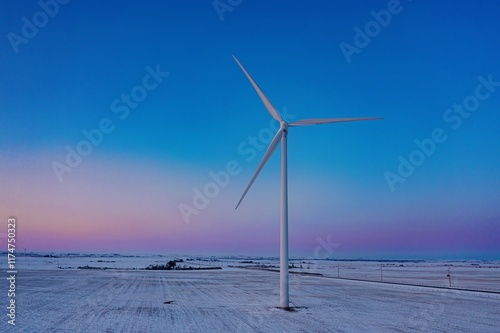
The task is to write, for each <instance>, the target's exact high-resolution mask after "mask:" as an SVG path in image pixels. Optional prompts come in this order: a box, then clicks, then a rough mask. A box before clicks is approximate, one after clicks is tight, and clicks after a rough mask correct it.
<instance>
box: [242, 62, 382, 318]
mask: <svg viewBox="0 0 500 333" xmlns="http://www.w3.org/2000/svg"><path fill="white" fill-rule="evenodd" d="M233 58H234V60H236V62H237V63H238V66H240V68H241V70H242V71H243V73H245V75H246V77H247V78H248V80H249V81H250V83H251V84H252V86H253V87H254V89H255V91H257V94H258V95H259V97H260V99H261V100H262V103H264V106H265V107H266V109H267V111H268V112H269V114H270V115H271V116H272V117H273V118H274V119H276V120H277V121H279V123H280V128H279V130H278V132H277V133H276V135H275V136H274V138H273V140H272V141H271V143H270V144H269V147H268V148H267V151H266V153H265V154H264V157H263V158H262V161H260V164H259V166H258V167H257V170H255V173H254V174H253V177H252V179H250V182H249V183H248V185H247V188H246V189H245V192H243V195H242V196H241V198H240V201H238V204H237V205H236V208H235V209H238V207H239V205H240V204H241V201H242V200H243V198H244V197H245V195H246V194H247V192H248V190H250V187H251V186H252V184H253V182H254V181H255V179H256V178H257V176H258V175H259V173H260V171H261V170H262V168H263V167H264V165H266V163H267V161H268V160H269V158H270V157H271V156H272V154H273V153H274V152H275V151H276V148H278V145H279V143H280V142H281V202H280V205H281V209H280V307H281V308H284V309H288V308H289V296H288V183H287V136H288V128H289V127H297V126H309V125H320V124H328V123H340V122H348V121H361V120H378V119H383V118H316V119H303V120H298V121H294V122H290V123H289V122H287V121H285V120H283V118H282V117H281V115H280V114H279V112H278V111H277V110H276V108H275V107H274V106H273V105H272V104H271V102H270V101H269V99H268V98H267V97H266V95H264V93H263V92H262V90H261V89H260V88H259V86H258V85H257V83H255V81H254V80H253V79H252V77H251V76H250V74H248V72H247V71H246V69H245V67H243V65H242V64H241V63H240V62H239V61H238V59H237V58H236V57H235V56H234V55H233Z"/></svg>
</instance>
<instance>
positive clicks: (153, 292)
mask: <svg viewBox="0 0 500 333" xmlns="http://www.w3.org/2000/svg"><path fill="white" fill-rule="evenodd" d="M171 258H172V257H171ZM186 258H187V257H185V259H186ZM167 259H168V258H167V257H151V256H149V257H147V256H137V257H120V256H117V257H116V258H114V259H110V258H105V257H98V258H96V257H80V256H78V257H73V258H71V259H70V258H69V257H60V258H47V257H26V258H19V263H18V268H19V272H18V274H17V285H16V289H17V292H16V304H17V317H16V327H12V326H11V325H8V324H7V317H6V316H5V315H2V317H4V320H3V321H4V322H3V323H1V324H0V327H2V328H1V329H0V331H2V332H5V331H7V332H72V333H74V332H500V321H499V320H498V318H500V294H499V293H484V292H470V291H461V290H450V289H446V288H442V289H436V288H427V287H421V286H408V285H399V284H386V283H379V282H376V280H377V277H378V278H379V279H380V265H381V264H384V265H386V264H387V263H375V262H340V263H337V262H331V261H326V260H325V261H321V262H316V263H314V265H313V266H314V267H309V271H316V272H317V273H319V272H321V274H323V275H322V276H312V275H301V274H291V275H290V300H291V301H292V302H293V305H294V306H296V307H297V308H296V309H295V310H296V311H293V312H288V311H284V310H281V309H277V308H276V305H277V304H278V302H279V294H278V286H279V274H278V273H276V272H273V271H269V270H260V269H251V268H237V267H234V266H251V265H252V264H249V263H245V264H243V263H241V260H239V259H220V260H219V261H207V260H191V261H189V262H187V261H184V262H183V263H185V264H188V263H189V264H190V265H192V266H198V265H200V266H201V265H206V266H211V265H212V266H214V265H221V266H223V269H222V270H208V271H206V270H204V271H194V270H193V271H182V270H179V271H145V270H138V269H137V268H143V267H146V266H147V265H149V264H153V263H155V262H154V261H155V260H158V262H161V263H164V262H165V260H167ZM97 260H102V261H109V262H100V264H103V265H104V264H105V265H107V267H110V266H112V265H115V266H117V267H120V268H116V269H106V270H104V269H99V270H78V269H58V268H57V267H69V266H71V267H75V266H84V265H87V264H89V265H90V262H92V264H96V261H97ZM111 261H115V262H114V263H112V262H111ZM253 261H254V263H253V264H255V263H256V262H258V263H259V264H261V263H264V262H265V263H266V264H268V265H277V263H278V261H277V260H272V259H271V260H253ZM306 261H307V260H306ZM295 265H299V261H296V262H295ZM302 265H303V268H302V270H307V268H305V265H304V264H302ZM338 265H341V267H342V265H344V274H345V277H348V276H347V275H348V272H351V271H354V272H356V273H354V274H351V276H350V278H360V277H362V276H363V274H365V277H368V278H370V279H371V280H373V281H372V282H367V281H357V280H347V279H337V278H335V277H334V276H335V275H336V274H337V269H338ZM399 265H400V264H399V263H397V264H395V266H390V268H391V269H393V270H394V271H395V272H396V273H398V270H402V269H403V268H404V266H403V267H401V266H399ZM403 265H409V269H408V270H407V271H404V272H406V273H405V274H406V275H405V274H400V273H401V272H399V273H398V274H396V273H394V272H392V273H391V270H390V269H389V267H386V268H387V274H388V275H387V279H389V280H390V279H391V277H390V276H391V274H393V275H397V276H402V277H403V278H405V279H406V281H410V280H411V279H410V277H409V276H410V275H411V276H417V277H416V278H417V280H418V281H421V280H422V278H421V277H424V276H431V277H434V278H431V279H430V281H431V282H433V283H436V278H435V277H437V276H440V275H442V274H441V272H443V271H444V272H446V271H447V269H448V268H450V267H451V268H452V272H453V269H454V270H456V272H457V273H456V275H457V277H456V278H455V281H452V282H453V283H455V284H456V285H468V286H472V285H474V281H480V282H481V281H483V280H485V281H486V283H485V288H484V289H491V288H493V289H495V288H496V290H498V289H500V283H499V282H498V278H499V275H498V272H499V271H498V268H497V269H495V268H494V267H496V266H498V263H493V264H491V263H490V264H487V263H486V264H484V263H483V264H481V266H482V267H480V268H478V266H477V265H471V263H470V262H454V263H453V266H447V265H450V263H443V262H432V263H429V262H423V263H403ZM495 265H496V266H495ZM229 266H233V267H229ZM311 266H312V265H311ZM469 266H470V267H472V268H470V272H475V274H472V275H471V274H469V275H467V276H470V280H471V281H466V279H465V278H463V277H464V276H466V275H464V273H463V272H464V271H465V272H468V270H469V268H468V267H469ZM348 267H350V268H349V269H348ZM377 267H378V270H377ZM396 267H397V268H396ZM490 267H491V268H490ZM111 268H112V267H111ZM123 268H127V269H123ZM133 268H136V269H133ZM383 269H384V267H383ZM293 270H294V269H292V271H293ZM297 270H300V269H297ZM2 271H4V272H5V267H2ZM411 272H412V273H411ZM461 272H462V273H461ZM340 273H341V277H342V269H341V270H340ZM368 273H373V274H371V275H370V274H368ZM375 273H378V275H377V274H375ZM416 273H418V274H416ZM452 274H453V273H452ZM495 279H496V280H495ZM441 280H443V281H444V282H443V281H441ZM384 281H385V276H384ZM495 281H496V282H495ZM437 282H439V283H442V284H444V285H447V283H448V280H447V278H443V279H441V278H440V280H439V281H437ZM480 289H481V288H480ZM1 290H5V291H6V290H8V285H7V281H6V279H1V282H0V291H1ZM2 299H4V301H3V302H4V305H5V299H6V298H2ZM165 302H171V303H169V304H165ZM2 308H3V309H5V310H4V311H5V313H6V311H7V310H6V307H5V306H2ZM4 328H5V329H4Z"/></svg>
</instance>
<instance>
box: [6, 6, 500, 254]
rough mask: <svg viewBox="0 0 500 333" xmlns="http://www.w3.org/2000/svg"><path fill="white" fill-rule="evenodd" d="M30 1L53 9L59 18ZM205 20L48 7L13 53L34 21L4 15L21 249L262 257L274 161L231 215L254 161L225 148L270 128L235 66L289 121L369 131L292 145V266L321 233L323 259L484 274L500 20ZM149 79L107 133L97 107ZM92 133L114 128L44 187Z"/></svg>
mask: <svg viewBox="0 0 500 333" xmlns="http://www.w3.org/2000/svg"><path fill="white" fill-rule="evenodd" d="M61 2H62V1H61ZM41 3H49V4H52V5H51V6H52V7H50V6H49V7H46V8H51V9H49V10H52V11H54V8H55V7H54V5H53V4H54V3H56V2H51V1H46V2H44V1H42V2H41ZM221 3H225V4H226V6H229V7H225V8H231V10H227V11H224V12H221V11H220V9H219V12H218V11H217V9H216V8H215V7H214V3H213V2H212V1H198V2H195V3H192V2H191V3H189V2H170V1H167V2H161V1H143V2H139V1H126V2H124V3H121V4H120V5H115V4H110V3H107V4H102V3H101V2H97V1H85V2H83V1H74V0H73V1H70V2H68V3H67V4H61V3H57V6H58V10H57V13H55V14H54V15H52V16H53V17H50V16H49V15H46V16H45V17H46V18H47V20H46V22H42V21H38V22H39V23H40V22H42V24H39V25H40V27H38V32H37V33H36V34H34V36H31V37H30V38H26V40H25V41H27V42H25V43H21V44H18V45H17V46H16V45H15V43H13V42H12V38H13V37H12V36H14V35H13V34H16V35H17V36H19V37H16V38H25V37H24V36H23V25H24V24H25V22H26V21H25V20H23V17H25V18H26V20H28V21H29V22H30V24H33V22H34V21H36V20H43V12H42V14H39V12H41V11H43V9H42V7H41V5H40V4H39V3H37V2H35V1H33V2H15V1H7V2H5V3H4V10H3V11H2V14H1V15H2V16H3V17H2V20H1V25H0V35H2V36H4V37H3V38H2V45H1V48H0V49H1V56H2V60H3V62H2V63H3V66H2V75H1V76H0V80H1V86H2V88H3V89H1V90H0V119H1V123H0V124H1V125H0V126H1V131H0V151H1V156H2V157H1V160H0V170H1V179H0V186H1V187H2V198H1V199H2V200H1V204H0V207H1V211H2V214H4V215H5V217H6V216H8V215H16V216H18V218H19V219H20V220H21V221H23V224H21V225H24V226H25V227H24V228H25V229H23V230H25V232H24V233H22V232H20V234H19V237H20V239H21V241H22V242H23V243H24V245H25V247H27V248H32V249H43V250H66V249H76V250H92V249H98V250H103V251H107V250H109V251H119V250H120V251H126V250H130V251H132V250H134V251H136V250H145V251H146V250H147V251H167V252H168V251H171V252H176V251H177V252H182V251H184V252H193V253H224V254H240V253H245V254H271V255H273V254H276V255H277V253H278V241H279V237H278V225H279V207H278V203H279V162H280V161H279V158H278V157H277V156H275V157H274V158H272V159H271V161H270V163H269V165H267V167H266V169H265V170H264V171H263V172H262V173H261V175H260V177H259V179H258V180H257V181H256V183H255V184H254V186H253V187H252V189H251V191H250V192H249V194H248V195H247V197H246V198H245V201H244V202H243V205H242V206H241V208H239V209H238V210H237V211H236V212H235V211H234V206H235V204H236V202H237V200H238V199H239V197H240V195H241V193H242V191H243V190H244V188H245V186H246V183H247V182H248V180H249V179H250V177H251V175H252V173H253V171H254V170H255V168H256V167H257V165H258V162H259V160H260V158H261V157H262V155H263V154H264V150H259V149H257V150H256V151H255V152H256V157H255V158H253V159H251V160H250V161H248V160H247V158H248V157H249V156H250V155H242V154H241V153H240V152H239V150H238V146H240V145H241V144H245V143H244V142H246V141H248V138H249V136H257V137H258V134H259V133H261V134H262V133H263V132H262V131H265V128H266V127H268V126H269V121H270V119H271V118H270V116H269V114H268V113H267V112H266V110H265V108H264V107H263V105H262V103H261V101H260V100H259V98H258V96H257V94H256V93H255V91H254V90H253V88H252V87H251V85H250V84H249V82H248V81H247V79H246V78H245V76H244V75H243V73H242V72H241V70H240V69H239V68H238V66H237V65H236V63H235V62H234V60H233V59H232V54H235V55H236V56H237V57H238V58H239V60H240V61H241V62H242V63H243V65H244V66H245V67H246V68H247V70H248V71H249V72H250V74H251V75H252V76H253V77H254V79H255V80H256V81H257V83H258V84H259V85H260V87H261V88H262V89H263V90H264V92H265V93H266V95H267V96H268V97H269V98H270V99H271V101H272V102H273V104H274V105H275V106H276V108H277V109H278V110H280V112H284V110H285V109H286V112H287V114H289V116H290V117H292V118H294V119H295V118H296V119H301V118H313V117H361V116H375V117H384V118H385V119H384V120H383V121H377V122H365V123H346V124H332V125H323V126H314V127H311V128H293V129H291V131H290V135H289V177H290V178H289V182H290V185H289V191H290V249H291V254H292V255H294V254H295V255H306V256H312V254H313V252H314V249H315V248H316V247H317V246H318V238H324V239H326V238H327V236H328V235H330V237H331V239H333V240H334V241H335V242H336V243H338V244H340V247H339V248H338V249H336V250H335V252H334V253H333V254H331V255H332V256H367V257H368V256H372V257H373V256H385V257H471V258H475V257H477V258H491V257H495V258H498V257H499V255H500V247H499V245H498V244H500V238H499V237H500V236H498V235H500V233H499V232H498V231H500V220H499V218H500V214H499V213H500V211H499V208H498V207H499V205H498V202H499V200H500V190H499V188H500V186H499V185H500V183H499V165H500V158H499V156H500V154H499V147H500V145H499V143H500V136H499V134H498V133H499V132H500V131H499V128H498V126H499V125H498V124H499V117H500V116H499V113H498V111H499V109H500V87H498V84H497V86H495V82H499V81H500V72H499V71H498V68H500V66H499V63H500V57H499V46H498V36H497V35H498V31H500V29H499V28H500V23H498V17H499V14H500V5H498V4H497V3H496V2H495V1H482V2H480V3H474V2H472V1H469V2H466V1H462V2H460V3H459V4H458V3H457V2H451V1H441V2H439V3H434V2H431V1H401V2H399V3H398V2H395V1H378V2H373V1H356V2H351V1H338V2H334V3H323V2H315V3H310V2H305V1H293V2H272V3H268V2H264V1H242V2H237V1H235V2H232V3H233V5H230V4H228V2H226V1H221V2H218V3H217V4H218V5H219V6H221ZM220 8H223V7H220ZM389 10H392V11H393V12H394V13H392V14H391V15H390V22H389V21H387V23H384V25H385V26H382V25H381V24H380V23H374V22H376V21H375V18H374V14H373V12H375V13H378V14H375V16H377V15H378V16H380V15H382V16H383V14H381V13H387V12H388V11H389ZM372 11H373V12H372ZM381 11H383V12H381ZM221 18H222V20H221ZM370 22H372V23H370ZM43 23H44V24H43ZM367 24H368V27H370V26H371V27H372V28H374V27H375V28H374V29H377V26H378V30H373V31H371V32H370V31H368V34H369V35H370V34H371V36H372V37H370V36H368V37H369V38H370V41H369V43H367V45H363V47H358V53H354V54H352V55H350V57H349V58H350V59H349V60H350V61H348V59H347V58H346V56H345V54H344V53H343V52H342V49H341V48H340V46H339V45H341V44H342V43H347V44H350V45H352V46H354V47H355V46H356V41H355V39H356V34H357V32H356V31H357V30H355V28H356V27H358V28H359V29H360V30H361V31H363V32H364V33H366V27H367ZM370 24H371V25H370ZM25 29H26V28H25ZM9 34H10V35H9ZM9 36H10V37H9ZM358 38H359V37H358ZM358 46H359V45H358ZM16 51H17V52H16ZM148 67H149V68H151V69H153V70H154V69H156V68H159V70H160V71H161V72H165V73H167V72H168V76H165V77H163V78H162V81H161V82H158V85H157V87H155V88H154V89H152V90H148V91H147V96H146V97H145V98H144V99H143V100H141V101H140V102H139V103H137V106H136V107H135V108H132V107H129V113H128V115H127V117H125V118H124V119H120V118H119V115H120V113H116V112H113V108H112V106H111V105H112V103H113V101H115V100H116V99H118V100H119V101H120V99H121V98H122V95H127V94H128V95H130V94H131V92H132V91H133V89H134V88H135V87H137V86H141V85H142V84H143V82H144V81H143V80H144V78H145V76H146V75H148V73H149V72H148V70H147V68H148ZM479 77H482V78H483V79H479ZM485 80H486V81H488V80H490V81H492V82H493V83H491V84H490V85H489V88H488V87H485V86H484V82H485ZM148 82H153V81H148ZM481 85H482V87H481ZM478 87H479V88H478ZM478 89H479V90H478ZM488 89H491V90H488ZM136 91H138V90H137V89H136ZM477 91H479V92H480V96H486V95H488V96H487V97H484V98H482V99H478V97H475V96H476V92H477ZM470 96H472V97H470ZM467 98H468V99H467ZM474 98H475V99H474ZM465 100H467V101H468V102H471V103H473V102H474V101H476V100H477V101H478V103H479V104H478V105H477V106H476V105H472V106H470V108H474V109H475V111H473V112H467V114H469V113H470V115H468V116H467V118H464V117H463V116H460V119H461V123H460V126H459V127H458V128H456V129H454V128H453V126H455V125H457V124H458V123H457V121H458V120H457V118H456V117H457V113H455V112H453V111H451V112H453V113H448V114H447V110H448V109H450V108H451V109H453V105H454V104H462V103H464V101H465ZM119 105H121V106H124V105H125V104H124V103H123V102H120V104H119ZM446 115H447V116H446ZM452 116H453V117H455V118H450V117H452ZM103 119H109V121H110V122H111V125H112V126H114V127H113V130H112V131H111V132H110V133H108V134H104V135H103V137H102V140H100V143H99V144H98V145H93V147H92V152H91V153H90V154H89V155H88V156H85V157H83V158H82V161H81V162H80V164H79V165H78V166H77V167H75V168H72V172H71V173H64V175H62V179H63V181H62V182H61V181H59V180H60V179H58V177H57V176H56V173H55V172H54V167H53V165H54V162H58V163H61V164H64V163H65V158H66V154H67V150H66V147H67V146H69V147H71V148H72V149H75V150H76V149H77V146H78V144H79V143H80V142H81V141H82V140H85V139H86V138H85V136H84V135H83V134H82V131H83V130H87V131H91V130H92V129H95V128H98V127H99V124H100V122H101V121H102V120H103ZM434 129H442V131H443V133H444V134H443V135H445V136H446V140H445V141H444V142H442V143H435V149H434V150H433V152H432V153H431V154H430V156H426V155H425V156H424V155H422V156H424V160H423V162H422V163H421V164H419V165H418V166H416V167H414V171H413V172H412V173H411V175H409V176H408V177H406V176H405V177H403V178H404V179H405V181H404V182H396V183H394V184H393V186H392V187H391V185H390V184H389V183H388V181H387V179H386V176H387V172H390V173H392V174H393V175H396V176H399V177H401V175H399V174H398V166H399V164H400V160H399V159H398V157H399V156H402V157H403V158H404V159H406V160H408V159H409V157H410V155H411V154H412V153H413V152H415V151H416V150H418V147H417V146H416V144H415V140H420V141H422V140H426V139H429V138H431V137H432V132H433V130H434ZM264 134H265V133H264ZM418 154H419V153H414V155H413V157H415V158H418V156H420V155H418ZM277 155H278V154H277ZM229 161H236V162H237V163H238V166H239V167H240V169H241V172H240V173H238V174H237V175H234V176H232V177H231V179H230V181H229V184H228V185H227V186H226V187H224V188H222V189H220V191H219V193H218V194H217V196H216V197H215V198H213V199H210V200H209V201H210V203H209V205H208V206H207V207H205V208H203V209H199V210H198V211H199V214H198V215H192V216H191V218H190V223H186V220H185V219H184V218H183V216H182V214H181V213H180V211H179V205H180V204H183V203H184V204H186V205H190V206H192V205H193V204H192V200H193V197H194V195H195V193H196V192H195V191H194V190H195V189H201V190H203V187H204V186H205V185H206V184H208V183H210V182H211V181H212V179H211V178H210V176H209V173H210V172H213V173H217V172H220V171H221V170H224V169H225V168H226V165H227V163H228V162H229ZM393 179H394V178H393ZM138 221H140V223H139V222H138ZM138 224H139V225H140V228H139V227H138Z"/></svg>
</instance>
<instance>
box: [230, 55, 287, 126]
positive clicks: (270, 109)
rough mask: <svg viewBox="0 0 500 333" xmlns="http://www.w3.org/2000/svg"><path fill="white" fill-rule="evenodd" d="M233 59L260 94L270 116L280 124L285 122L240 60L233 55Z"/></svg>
mask: <svg viewBox="0 0 500 333" xmlns="http://www.w3.org/2000/svg"><path fill="white" fill-rule="evenodd" d="M233 58H234V60H236V62H237V63H238V66H240V68H241V70H242V71H243V73H245V75H246V77H247V78H248V80H249V81H250V83H251V84H252V86H253V88H254V89H255V91H257V94H259V97H260V99H261V100H262V103H264V106H265V107H266V109H267V111H268V112H269V114H270V115H271V116H272V117H273V118H274V119H276V120H277V121H279V122H281V121H283V118H281V116H280V114H279V112H278V111H277V110H276V108H275V107H274V106H273V104H272V103H271V101H270V100H269V99H268V98H267V97H266V95H264V92H262V90H261V89H260V88H259V86H258V85H257V83H255V81H254V80H253V79H252V77H251V76H250V74H248V72H247V70H246V69H245V67H243V65H242V64H241V63H240V62H239V61H238V59H237V58H236V57H235V56H234V55H233Z"/></svg>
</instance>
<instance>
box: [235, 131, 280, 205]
mask: <svg viewBox="0 0 500 333" xmlns="http://www.w3.org/2000/svg"><path fill="white" fill-rule="evenodd" d="M282 135H283V129H281V128H280V129H279V131H278V132H277V133H276V135H275V136H274V138H273V141H271V143H270V144H269V147H268V148H267V151H266V153H265V154H264V157H262V161H260V164H259V166H258V167H257V170H255V173H254V174H253V177H252V179H250V182H249V183H248V185H247V188H246V189H245V192H243V195H242V196H241V198H240V201H238V204H237V205H236V208H235V209H234V210H236V209H238V206H239V205H240V203H241V202H242V201H243V198H244V197H245V195H246V194H247V192H248V190H250V187H252V184H253V182H254V181H255V179H256V178H257V176H258V175H259V173H260V171H261V170H262V168H263V167H264V165H266V163H267V161H268V160H269V158H270V157H271V156H272V155H273V153H274V152H275V151H276V148H278V145H279V143H280V141H281V137H282Z"/></svg>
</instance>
